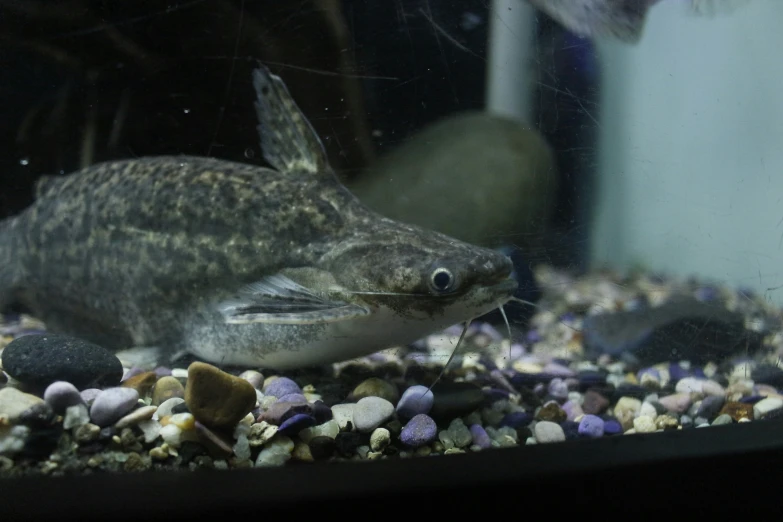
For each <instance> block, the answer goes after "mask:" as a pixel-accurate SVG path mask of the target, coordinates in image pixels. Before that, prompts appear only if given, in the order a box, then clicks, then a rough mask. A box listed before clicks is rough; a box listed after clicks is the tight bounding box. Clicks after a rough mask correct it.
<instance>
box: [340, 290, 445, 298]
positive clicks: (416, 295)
mask: <svg viewBox="0 0 783 522" xmlns="http://www.w3.org/2000/svg"><path fill="white" fill-rule="evenodd" d="M345 293H346V294H355V295H399V296H405V297H432V295H430V294H406V293H405V292H361V291H350V290H347V291H345Z"/></svg>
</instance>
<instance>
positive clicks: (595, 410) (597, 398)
mask: <svg viewBox="0 0 783 522" xmlns="http://www.w3.org/2000/svg"><path fill="white" fill-rule="evenodd" d="M608 407H609V399H607V398H606V397H604V396H603V395H601V394H600V393H598V392H597V391H594V390H587V391H586V392H585V395H584V401H583V402H582V411H584V412H585V413H587V414H590V415H600V414H602V413H603V412H605V411H606V409H607V408H608Z"/></svg>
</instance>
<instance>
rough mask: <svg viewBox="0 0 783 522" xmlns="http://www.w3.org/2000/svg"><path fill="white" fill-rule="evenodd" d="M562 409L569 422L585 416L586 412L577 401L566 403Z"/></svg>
mask: <svg viewBox="0 0 783 522" xmlns="http://www.w3.org/2000/svg"><path fill="white" fill-rule="evenodd" d="M562 408H563V411H564V412H566V419H567V420H569V421H572V420H574V419H576V418H577V417H579V416H581V415H584V411H583V410H582V407H581V406H580V405H579V403H578V402H576V401H572V400H568V401H566V402H565V403H563V406H562Z"/></svg>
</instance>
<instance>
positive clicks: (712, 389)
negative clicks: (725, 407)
mask: <svg viewBox="0 0 783 522" xmlns="http://www.w3.org/2000/svg"><path fill="white" fill-rule="evenodd" d="M701 391H702V393H703V394H704V395H715V396H718V397H721V396H723V395H726V390H725V389H724V388H723V386H721V385H720V384H718V383H717V382H715V381H704V382H703V383H702V385H701Z"/></svg>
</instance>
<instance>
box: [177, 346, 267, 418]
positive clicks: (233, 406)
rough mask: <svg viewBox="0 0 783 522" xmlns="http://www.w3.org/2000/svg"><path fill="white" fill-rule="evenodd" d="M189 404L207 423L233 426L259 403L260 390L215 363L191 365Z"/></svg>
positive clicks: (187, 387) (187, 394) (189, 370)
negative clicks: (257, 400)
mask: <svg viewBox="0 0 783 522" xmlns="http://www.w3.org/2000/svg"><path fill="white" fill-rule="evenodd" d="M185 403H186V404H187V405H188V409H189V410H190V411H191V413H192V414H193V416H194V417H195V418H196V419H198V420H199V421H201V422H202V423H204V424H205V425H207V426H211V427H215V428H220V427H226V428H233V427H234V426H235V425H236V424H237V423H238V422H239V421H240V420H242V418H243V417H244V416H245V415H247V414H248V413H249V412H250V411H251V410H252V409H253V408H254V407H255V405H256V390H255V388H253V385H252V384H250V383H249V382H247V381H246V380H244V379H240V378H239V377H235V376H233V375H231V374H229V373H226V372H224V371H221V370H219V369H218V368H216V367H214V366H212V365H211V364H206V363H202V362H194V363H193V364H191V365H190V366H189V367H188V382H187V385H186V386H185Z"/></svg>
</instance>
